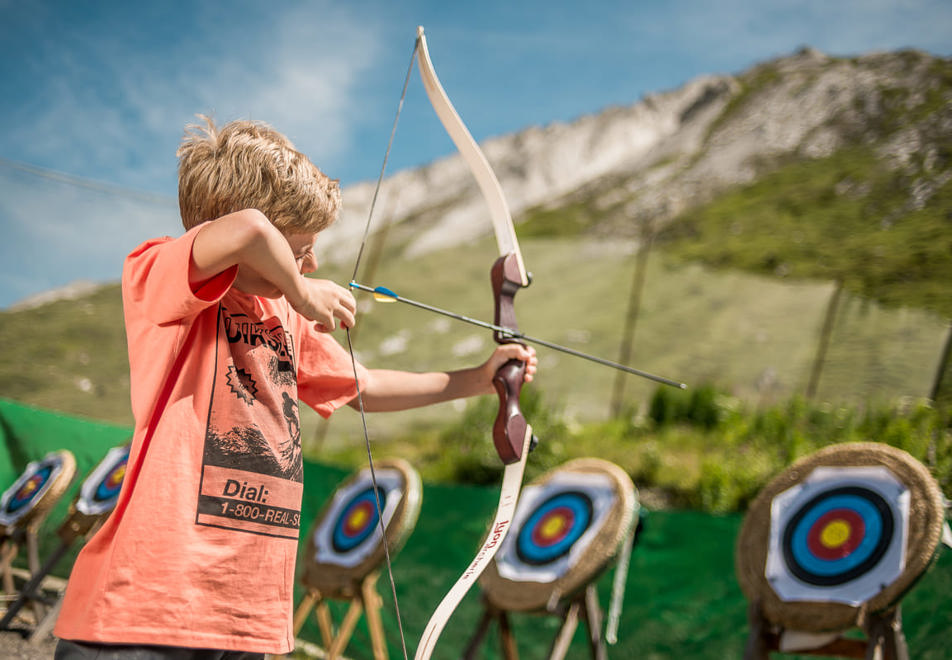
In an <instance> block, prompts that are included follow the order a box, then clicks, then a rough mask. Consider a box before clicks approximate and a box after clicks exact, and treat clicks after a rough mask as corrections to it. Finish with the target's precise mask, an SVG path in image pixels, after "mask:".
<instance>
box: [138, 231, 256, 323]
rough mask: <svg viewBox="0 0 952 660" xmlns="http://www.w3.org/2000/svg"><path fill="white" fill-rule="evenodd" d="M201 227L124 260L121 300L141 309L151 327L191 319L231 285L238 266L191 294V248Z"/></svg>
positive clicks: (144, 246)
mask: <svg viewBox="0 0 952 660" xmlns="http://www.w3.org/2000/svg"><path fill="white" fill-rule="evenodd" d="M202 227H203V225H198V226H197V227H193V228H192V229H190V230H189V231H188V232H186V233H185V234H184V235H182V236H180V237H179V238H174V239H173V238H168V237H166V238H159V239H154V240H150V241H146V242H145V243H143V244H142V245H140V246H139V247H138V248H136V249H135V250H133V252H132V253H131V254H130V255H129V256H128V257H126V261H125V264H124V265H123V269H122V288H123V297H124V299H125V300H126V301H127V304H133V305H137V306H139V307H140V308H141V309H143V310H144V314H145V316H146V317H147V318H148V319H149V320H150V321H152V322H153V323H156V324H160V325H161V324H164V323H171V322H174V321H178V320H181V319H184V318H187V317H190V316H194V315H195V314H197V313H199V312H200V311H202V310H203V309H205V308H206V307H208V306H209V305H213V304H215V303H217V302H218V301H219V300H220V299H221V297H222V296H224V295H225V293H227V291H228V289H230V288H231V285H232V284H234V282H235V277H236V276H237V274H238V267H237V266H233V267H231V268H229V269H227V270H224V271H222V272H221V273H219V274H218V275H216V276H214V277H212V278H211V279H209V280H208V281H206V282H204V283H202V285H201V286H200V287H199V288H198V289H196V290H194V291H193V290H192V287H191V285H190V284H189V281H188V272H189V267H190V264H191V258H192V244H193V243H194V241H195V237H196V236H197V235H198V232H199V231H201V229H202Z"/></svg>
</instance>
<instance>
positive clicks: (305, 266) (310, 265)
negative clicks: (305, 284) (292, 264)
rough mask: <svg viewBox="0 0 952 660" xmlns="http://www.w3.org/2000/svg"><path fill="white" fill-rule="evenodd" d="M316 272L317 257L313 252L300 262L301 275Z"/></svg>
mask: <svg viewBox="0 0 952 660" xmlns="http://www.w3.org/2000/svg"><path fill="white" fill-rule="evenodd" d="M315 270H317V257H316V256H315V255H314V253H313V252H308V253H307V254H306V255H304V258H303V259H302V260H301V274H302V275H306V274H307V273H313V272H314V271H315Z"/></svg>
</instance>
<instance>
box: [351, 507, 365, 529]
mask: <svg viewBox="0 0 952 660" xmlns="http://www.w3.org/2000/svg"><path fill="white" fill-rule="evenodd" d="M369 517H370V516H369V515H368V513H367V511H366V509H356V510H355V511H354V512H353V513H352V514H350V517H349V519H348V520H347V524H348V525H349V526H350V527H351V528H353V529H360V528H361V527H363V526H364V524H365V523H366V522H367V518H369Z"/></svg>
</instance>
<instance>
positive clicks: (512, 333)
mask: <svg viewBox="0 0 952 660" xmlns="http://www.w3.org/2000/svg"><path fill="white" fill-rule="evenodd" d="M349 286H350V288H352V289H357V290H359V291H366V292H367V293H375V294H379V293H380V290H378V289H374V288H372V287H369V286H366V285H365V284H360V283H358V282H351V283H350V284H349ZM385 295H386V297H387V298H390V299H392V300H394V301H396V302H400V303H403V304H405V305H410V306H412V307H417V308H419V309H424V310H426V311H428V312H433V313H434V314H440V315H441V316H446V317H447V318H451V319H455V320H457V321H462V322H463V323H468V324H470V325H475V326H477V327H480V328H485V329H487V330H492V331H494V332H501V333H502V334H504V335H507V336H508V337H511V338H513V339H521V340H522V341H526V342H529V343H530V344H537V345H539V346H545V347H546V348H549V349H551V350H553V351H558V352H560V353H565V354H567V355H573V356H575V357H577V358H581V359H583V360H588V361H589V362H595V363H597V364H601V365H603V366H606V367H611V368H612V369H618V370H619V371H624V372H625V373H629V374H632V375H633V376H640V377H641V378H647V379H648V380H652V381H654V382H656V383H661V384H662V385H670V386H671V387H677V388H678V389H682V390H683V389H686V388H687V385H685V384H684V383H679V382H678V381H676V380H671V379H670V378H665V377H663V376H657V375H655V374H652V373H648V372H646V371H641V370H640V369H635V368H634V367H629V366H627V365H624V364H621V363H619V362H613V361H611V360H606V359H605V358H601V357H598V356H597V355H590V354H589V353H583V352H582V351H577V350H575V349H574V348H569V347H568V346H562V345H561V344H556V343H553V342H550V341H547V340H545V339H539V338H538V337H533V336H531V335H527V334H525V333H524V332H520V331H519V330H514V329H512V328H506V327H503V326H499V325H496V324H495V323H488V322H486V321H481V320H480V319H474V318H472V317H469V316H465V315H463V314H458V313H456V312H451V311H449V310H446V309H441V308H439V307H434V306H433V305H428V304H426V303H423V302H420V301H419V300H413V299H411V298H404V297H403V296H401V295H399V294H396V293H394V292H393V291H387V292H386V294H385Z"/></svg>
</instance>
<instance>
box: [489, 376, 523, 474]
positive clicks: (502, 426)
mask: <svg viewBox="0 0 952 660" xmlns="http://www.w3.org/2000/svg"><path fill="white" fill-rule="evenodd" d="M525 374H526V363H525V362H523V361H522V360H509V361H508V362H506V364H504V365H502V366H501V367H499V370H498V371H496V375H495V376H493V387H495V388H496V393H497V394H498V395H499V412H498V413H497V414H496V421H495V422H494V423H493V444H494V445H496V452H497V453H498V454H499V458H500V459H502V462H503V463H505V464H506V465H509V464H510V463H515V462H516V461H518V460H520V459H521V458H522V447H523V443H524V440H525V437H526V432H527V430H528V423H527V422H526V418H525V417H523V415H522V410H520V408H519V394H520V393H521V392H522V383H523V381H524V378H525Z"/></svg>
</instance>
